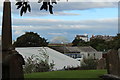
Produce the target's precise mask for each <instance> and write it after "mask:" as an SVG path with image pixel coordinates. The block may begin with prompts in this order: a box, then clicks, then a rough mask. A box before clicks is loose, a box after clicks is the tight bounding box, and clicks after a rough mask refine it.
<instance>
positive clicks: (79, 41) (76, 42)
mask: <svg viewBox="0 0 120 80" xmlns="http://www.w3.org/2000/svg"><path fill="white" fill-rule="evenodd" d="M84 42H85V41H84V40H82V39H76V38H75V39H74V40H73V41H72V44H73V46H78V44H79V43H84Z"/></svg>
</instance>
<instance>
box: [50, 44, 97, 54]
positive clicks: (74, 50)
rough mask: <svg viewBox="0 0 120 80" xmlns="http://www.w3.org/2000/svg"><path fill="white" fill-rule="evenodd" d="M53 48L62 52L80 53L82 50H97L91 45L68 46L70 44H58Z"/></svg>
mask: <svg viewBox="0 0 120 80" xmlns="http://www.w3.org/2000/svg"><path fill="white" fill-rule="evenodd" d="M51 48H52V49H54V50H56V51H59V52H61V53H80V52H97V51H96V50H95V49H94V48H92V47H91V46H84V47H68V46H59V47H58V46H57V47H55V46H54V47H51Z"/></svg>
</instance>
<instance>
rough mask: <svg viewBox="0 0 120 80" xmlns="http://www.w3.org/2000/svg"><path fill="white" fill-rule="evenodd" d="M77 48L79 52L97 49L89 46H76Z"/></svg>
mask: <svg viewBox="0 0 120 80" xmlns="http://www.w3.org/2000/svg"><path fill="white" fill-rule="evenodd" d="M78 48H79V49H80V50H81V52H97V50H96V49H94V48H93V47H91V46H85V47H78Z"/></svg>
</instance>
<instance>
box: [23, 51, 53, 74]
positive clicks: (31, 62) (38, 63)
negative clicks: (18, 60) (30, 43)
mask: <svg viewBox="0 0 120 80" xmlns="http://www.w3.org/2000/svg"><path fill="white" fill-rule="evenodd" d="M39 54H40V56H41V57H43V59H41V58H40V56H38V55H32V56H30V57H28V58H27V57H26V59H25V60H26V61H25V65H24V66H23V70H24V73H32V72H46V71H50V70H52V69H53V67H54V61H52V63H50V64H49V63H48V60H49V56H48V55H47V54H46V50H40V53H39Z"/></svg>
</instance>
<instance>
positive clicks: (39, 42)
mask: <svg viewBox="0 0 120 80" xmlns="http://www.w3.org/2000/svg"><path fill="white" fill-rule="evenodd" d="M47 45H48V42H47V40H46V39H45V38H42V37H40V36H39V35H38V34H37V33H34V32H26V33H25V34H23V35H22V36H20V37H18V38H17V40H16V42H15V43H14V46H15V47H41V46H47Z"/></svg>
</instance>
